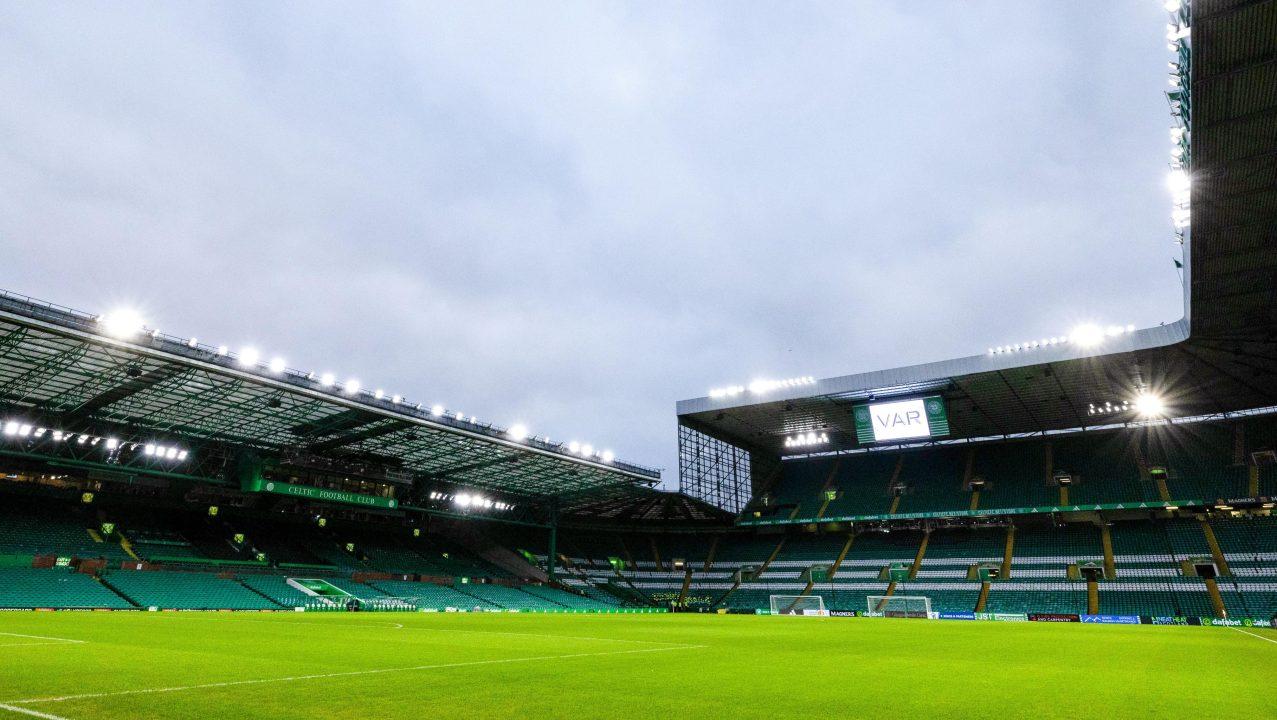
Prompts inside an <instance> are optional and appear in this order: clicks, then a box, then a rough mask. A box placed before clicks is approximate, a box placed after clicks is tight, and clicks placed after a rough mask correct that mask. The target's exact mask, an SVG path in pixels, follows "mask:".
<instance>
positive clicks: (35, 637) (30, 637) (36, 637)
mask: <svg viewBox="0 0 1277 720" xmlns="http://www.w3.org/2000/svg"><path fill="white" fill-rule="evenodd" d="M0 635H4V636H6V637H17V638H27V639H28V640H56V641H58V642H64V643H83V642H88V641H87V640H73V639H71V638H61V637H49V636H47V635H23V634H22V633H11V632H0Z"/></svg>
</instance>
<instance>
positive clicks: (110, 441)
mask: <svg viewBox="0 0 1277 720" xmlns="http://www.w3.org/2000/svg"><path fill="white" fill-rule="evenodd" d="M118 447H120V441H119V440H117V439H116V438H107V439H106V449H107V450H114V449H116V448H118Z"/></svg>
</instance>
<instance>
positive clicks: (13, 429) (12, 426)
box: [4, 420, 18, 436]
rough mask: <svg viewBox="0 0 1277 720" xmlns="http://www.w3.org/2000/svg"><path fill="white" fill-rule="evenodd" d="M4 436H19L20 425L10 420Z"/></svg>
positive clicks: (5, 426) (5, 427) (6, 424)
mask: <svg viewBox="0 0 1277 720" xmlns="http://www.w3.org/2000/svg"><path fill="white" fill-rule="evenodd" d="M4 434H5V435H9V436H13V435H17V434H18V423H16V422H14V421H12V420H10V421H9V422H7V423H5V424H4Z"/></svg>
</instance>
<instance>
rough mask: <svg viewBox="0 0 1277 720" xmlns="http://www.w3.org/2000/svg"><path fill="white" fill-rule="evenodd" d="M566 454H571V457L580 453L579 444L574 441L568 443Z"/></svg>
mask: <svg viewBox="0 0 1277 720" xmlns="http://www.w3.org/2000/svg"><path fill="white" fill-rule="evenodd" d="M568 452H570V453H572V454H573V455H576V454H577V453H579V452H581V443H579V442H577V441H575V440H573V441H572V442H570V443H568Z"/></svg>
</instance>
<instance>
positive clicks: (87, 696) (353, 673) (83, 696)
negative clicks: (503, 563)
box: [0, 645, 708, 720]
mask: <svg viewBox="0 0 1277 720" xmlns="http://www.w3.org/2000/svg"><path fill="white" fill-rule="evenodd" d="M704 647H708V646H707V645H677V646H674V647H660V648H639V649H637V650H611V651H606V652H588V653H571V654H568V655H535V656H532V657H518V658H500V659H495V660H471V661H469V662H455V663H435V664H431V665H414V666H411V667H397V668H378V669H375V670H349V671H346V672H334V673H316V674H312V675H291V676H288V677H276V678H260V679H255V680H229V681H226V682H215V683H201V684H199V685H176V686H173V687H162V688H141V689H136V690H116V691H113V692H100V693H80V694H78V695H60V696H57V697H43V698H27V699H24V700H9V701H7V703H8V704H3V703H0V709H3V708H7V707H11V706H13V705H36V704H40V703H56V702H67V701H70V700H91V699H94V698H103V697H120V696H124V695H153V694H157V693H171V692H183V691H186V690H209V689H216V688H226V687H238V686H242V685H265V684H268V683H285V682H297V681H300V680H323V679H327V678H341V677H358V676H361V675H385V674H387V673H401V672H419V671H422V670H445V669H449V668H460V667H474V666H476V665H501V664H508V663H523V662H537V661H540V660H569V659H572V658H585V657H605V656H609V655H634V654H637V653H655V652H669V651H671V650H695V649H699V648H704ZM24 709H25V708H24ZM37 717H41V716H39V715H37ZM43 717H51V718H54V720H65V718H56V717H54V716H43Z"/></svg>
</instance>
